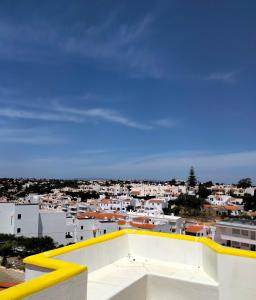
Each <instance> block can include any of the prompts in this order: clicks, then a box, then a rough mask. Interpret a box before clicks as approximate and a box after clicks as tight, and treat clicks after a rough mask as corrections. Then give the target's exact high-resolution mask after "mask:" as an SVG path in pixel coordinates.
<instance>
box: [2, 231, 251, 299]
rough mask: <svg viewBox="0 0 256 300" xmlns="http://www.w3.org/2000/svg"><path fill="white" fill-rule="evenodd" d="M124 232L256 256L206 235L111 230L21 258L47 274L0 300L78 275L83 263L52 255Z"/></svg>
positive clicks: (117, 235)
mask: <svg viewBox="0 0 256 300" xmlns="http://www.w3.org/2000/svg"><path fill="white" fill-rule="evenodd" d="M126 234H136V235H144V236H146V235H148V236H155V237H161V238H170V239H179V240H185V241H190V242H197V243H201V244H204V245H206V246H207V247H209V248H211V249H212V250H213V251H215V252H216V253H219V254H224V255H235V256H242V257H247V258H254V259H255V258H256V252H253V251H247V250H240V249H234V248H228V247H223V246H221V245H219V244H217V243H215V242H213V241H212V240H210V239H208V238H202V237H193V236H188V235H180V234H170V233H160V232H151V231H142V230H132V229H126V230H120V231H116V232H113V233H109V234H106V235H102V236H99V237H96V238H92V239H89V240H87V241H83V242H79V243H76V244H73V245H70V246H65V247H62V248H58V249H54V250H50V251H47V252H43V253H40V254H36V255H33V256H29V257H27V258H25V259H24V262H25V263H26V264H30V265H34V266H37V267H42V268H45V269H48V270H53V271H50V272H49V273H47V274H44V275H41V276H39V277H37V278H34V279H31V280H28V281H26V282H24V283H21V284H18V285H16V286H14V287H11V288H9V289H6V290H4V291H1V292H0V299H1V300H10V299H11V300H16V299H22V298H24V297H27V296H29V295H32V294H35V293H38V292H39V291H41V290H43V289H46V288H49V287H51V286H53V285H56V284H58V283H60V282H63V281H65V280H67V279H69V278H71V277H73V276H75V275H78V274H80V273H82V272H86V271H87V267H86V266H82V265H79V264H75V263H70V262H65V261H61V260H57V259H54V257H56V256H58V255H61V254H65V253H68V252H72V251H74V250H78V249H81V248H86V247H89V246H92V245H95V244H98V243H103V242H105V241H109V240H112V239H115V238H118V237H120V236H124V235H126Z"/></svg>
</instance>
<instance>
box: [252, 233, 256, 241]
mask: <svg viewBox="0 0 256 300" xmlns="http://www.w3.org/2000/svg"><path fill="white" fill-rule="evenodd" d="M255 233H256V231H252V232H251V239H252V240H254V241H255V235H256V234H255Z"/></svg>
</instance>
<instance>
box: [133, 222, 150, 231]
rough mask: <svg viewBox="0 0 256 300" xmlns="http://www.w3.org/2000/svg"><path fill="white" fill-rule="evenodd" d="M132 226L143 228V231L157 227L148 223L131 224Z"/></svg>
mask: <svg viewBox="0 0 256 300" xmlns="http://www.w3.org/2000/svg"><path fill="white" fill-rule="evenodd" d="M130 225H131V226H133V227H137V228H141V229H153V228H155V227H156V225H154V224H148V223H134V222H130Z"/></svg>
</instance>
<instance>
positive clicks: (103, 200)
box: [100, 199, 110, 204]
mask: <svg viewBox="0 0 256 300" xmlns="http://www.w3.org/2000/svg"><path fill="white" fill-rule="evenodd" d="M100 203H101V204H110V200H109V199H102V200H101V201H100Z"/></svg>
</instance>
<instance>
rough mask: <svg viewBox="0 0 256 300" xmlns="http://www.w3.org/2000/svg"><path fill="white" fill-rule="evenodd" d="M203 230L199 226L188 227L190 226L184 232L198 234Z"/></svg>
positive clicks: (202, 227)
mask: <svg viewBox="0 0 256 300" xmlns="http://www.w3.org/2000/svg"><path fill="white" fill-rule="evenodd" d="M203 229H204V226H201V225H190V226H187V227H186V229H185V231H186V232H191V233H197V232H200V231H201V230H203Z"/></svg>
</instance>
